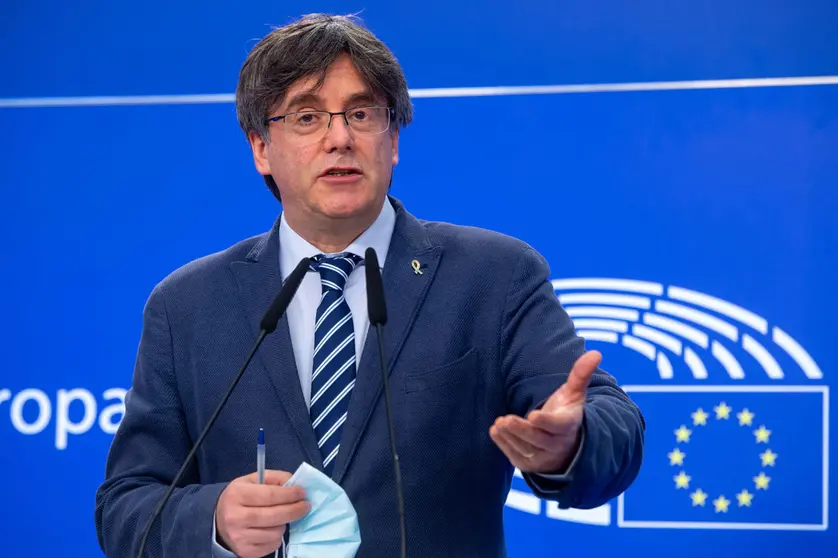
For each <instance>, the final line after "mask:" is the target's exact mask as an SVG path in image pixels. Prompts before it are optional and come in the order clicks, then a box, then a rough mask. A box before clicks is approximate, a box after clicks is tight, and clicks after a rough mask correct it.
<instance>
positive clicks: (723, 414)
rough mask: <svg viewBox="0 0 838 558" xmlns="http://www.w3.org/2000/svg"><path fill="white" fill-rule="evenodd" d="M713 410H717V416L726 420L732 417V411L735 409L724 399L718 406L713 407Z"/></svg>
mask: <svg viewBox="0 0 838 558" xmlns="http://www.w3.org/2000/svg"><path fill="white" fill-rule="evenodd" d="M713 410H714V411H716V418H717V419H723V420H726V419H728V418H729V417H730V412H731V411H732V410H733V409H731V408H730V407H728V406H727V404H726V403H725V402H724V401H722V402H721V403H719V405H718V406H716V407H713Z"/></svg>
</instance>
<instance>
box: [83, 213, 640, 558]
mask: <svg viewBox="0 0 838 558" xmlns="http://www.w3.org/2000/svg"><path fill="white" fill-rule="evenodd" d="M391 201H392V202H393V205H394V207H395V208H396V213H397V217H396V226H395V230H394V232H393V238H392V241H391V247H390V250H389V252H388V255H387V259H386V262H385V265H384V269H383V280H384V289H385V293H386V300H387V305H388V319H389V320H388V323H387V325H386V326H385V329H384V347H385V354H386V356H387V358H388V361H389V367H390V376H389V385H390V389H391V390H392V394H391V396H392V405H393V419H394V422H395V432H396V436H397V441H398V452H399V457H400V460H401V469H402V477H403V483H404V496H405V514H406V522H407V536H408V540H407V549H408V555H409V556H415V557H429V556H433V557H434V558H442V557H446V556H451V557H458V558H461V557H478V556H479V557H480V558H494V557H498V558H500V557H503V556H506V548H505V541H504V532H503V511H504V502H505V500H506V496H507V493H508V491H509V488H510V483H511V480H512V473H513V467H512V466H511V465H510V463H509V461H508V460H507V459H506V457H505V456H504V455H503V453H502V452H501V451H500V450H499V449H498V448H497V446H495V444H494V443H493V442H492V440H491V438H490V437H489V433H488V431H489V427H490V426H491V425H492V423H493V421H494V420H495V418H497V417H498V416H501V415H506V414H509V413H514V414H517V415H520V416H524V415H526V414H527V412H529V411H530V410H532V409H534V408H536V407H538V406H539V405H540V404H542V403H543V401H544V400H545V399H546V398H548V397H549V396H550V394H552V393H553V392H554V391H555V390H556V389H557V388H558V387H559V386H561V385H562V383H563V382H564V381H565V379H566V378H567V375H568V373H569V371H570V369H571V367H572V365H573V363H574V362H575V361H576V359H577V358H579V357H580V356H581V355H582V354H583V353H584V352H585V343H584V340H583V339H582V338H580V337H578V336H577V335H576V334H575V331H574V328H573V323H572V321H571V320H570V318H569V317H568V315H567V314H566V313H565V312H564V310H563V309H562V307H561V306H560V304H559V302H558V300H557V298H556V296H555V294H554V292H553V289H552V287H551V285H550V282H549V280H548V276H549V268H548V265H547V263H546V261H545V260H544V259H543V258H542V257H541V256H540V255H539V254H538V253H537V252H536V251H535V250H533V249H532V248H531V247H530V246H528V245H527V244H525V243H523V242H521V241H519V240H516V239H514V238H510V237H508V236H504V235H501V234H498V233H495V232H491V231H486V230H481V229H476V228H471V227H464V226H456V225H451V224H446V223H438V222H427V221H421V220H418V219H416V218H415V217H413V216H412V215H410V214H409V213H408V212H407V211H406V210H405V209H404V207H403V206H402V204H401V203H399V202H398V201H397V200H395V199H392V198H391ZM278 226H279V219H277V221H276V223H275V225H274V226H273V228H272V229H271V230H270V231H269V232H267V233H265V234H263V235H259V236H256V237H253V238H250V239H247V240H244V241H242V242H240V243H238V244H236V245H234V246H232V247H230V248H229V249H227V250H224V251H222V252H219V253H216V254H213V255H210V256H207V257H204V258H201V259H198V260H196V261H193V262H191V263H189V264H187V265H185V266H184V267H182V268H180V269H178V270H177V271H175V272H174V273H172V274H171V275H170V276H168V277H166V278H165V279H164V280H163V281H161V282H160V283H159V284H158V285H157V286H156V287H155V288H154V290H153V291H152V293H151V295H150V297H149V299H148V302H147V304H146V306H145V310H144V314H143V329H142V336H141V340H140V346H139V350H138V355H137V360H136V367H135V371H134V377H133V385H132V387H131V389H130V390H129V392H128V394H127V395H126V398H125V414H124V417H123V420H122V423H121V425H120V427H119V430H118V431H117V433H116V434H115V436H114V440H113V444H112V447H111V450H110V454H109V456H108V461H107V468H106V478H105V480H104V482H103V484H102V485H101V487H100V488H99V490H98V492H97V494H96V515H95V519H96V529H97V533H98V537H99V543H100V545H101V547H102V549H103V550H104V552H105V554H106V555H107V556H109V557H111V558H117V557H132V558H133V556H134V555H135V554H136V552H137V547H138V544H139V540H140V538H141V536H142V531H143V528H144V527H145V524H146V520H147V519H148V517H149V515H150V514H151V512H152V510H153V509H154V507H155V505H156V504H157V502H158V500H159V499H160V498H161V496H162V495H163V492H164V491H165V489H166V486H167V485H168V484H169V483H170V482H171V479H172V478H173V477H174V475H175V473H176V472H177V470H178V468H179V466H180V464H181V462H182V461H183V459H184V458H185V456H186V454H187V453H188V451H189V449H190V446H191V444H192V443H193V441H194V440H195V439H196V437H197V436H198V433H199V432H200V431H201V429H202V428H203V426H204V425H205V424H206V422H207V420H208V419H209V416H210V414H211V413H212V411H213V409H214V408H215V406H216V404H217V403H218V401H219V399H220V397H221V395H222V394H223V393H224V391H225V390H226V388H227V386H228V384H229V382H230V380H231V378H232V377H233V376H234V375H235V373H236V371H237V370H238V368H239V366H240V365H241V363H242V362H243V361H244V359H245V358H246V356H247V353H248V351H249V350H250V348H251V346H252V345H253V342H254V341H255V339H256V336H257V334H258V330H259V321H260V319H261V318H262V315H263V313H264V311H265V309H266V308H267V307H268V305H269V304H270V302H271V300H272V299H273V297H274V296H275V294H276V293H277V292H278V290H279V289H280V281H281V279H280V274H279V263H278V253H279V250H280V246H279V242H278ZM414 259H417V260H419V261H420V262H422V264H423V269H422V273H421V274H416V273H414V270H413V268H412V266H411V263H410V262H411V261H412V260H414ZM377 347H378V344H377V341H376V336H375V334H374V332H373V331H371V332H370V333H369V334H368V336H367V340H366V344H365V347H364V351H363V354H362V357H361V360H360V369H359V370H358V375H357V379H356V384H355V388H354V391H353V393H352V396H351V401H350V406H349V410H348V417H347V421H346V423H345V425H344V427H343V430H344V431H343V435H342V439H341V451H340V453H339V454H338V457H337V459H336V463H335V467H334V471H333V475H332V478H333V479H334V480H335V481H336V482H337V483H339V484H340V485H341V486H342V487H343V489H344V490H345V491H346V492H347V494H348V495H349V498H350V499H351V501H352V503H353V505H354V506H355V509H356V510H357V512H358V520H359V524H360V529H361V538H362V543H361V547H360V549H359V551H358V555H357V556H358V558H385V557H386V558H392V557H393V556H396V555H397V554H398V548H399V545H400V543H399V528H398V517H397V511H396V500H395V494H394V477H393V467H392V462H391V452H390V440H389V437H388V432H387V423H386V413H385V409H384V398H383V396H382V380H381V370H380V366H379V357H378V348H377ZM259 427H264V428H265V432H266V438H267V443H268V452H267V466H268V467H269V468H271V469H281V470H285V471H290V472H293V471H294V470H296V469H297V467H298V466H299V465H300V463H301V462H303V461H305V462H308V463H309V464H311V465H313V466H315V467H318V468H321V469H322V456H321V455H320V452H319V450H318V447H317V443H316V440H315V435H314V432H313V429H312V427H311V423H310V419H309V413H308V409H307V407H306V404H305V401H304V400H303V395H302V392H301V389H300V384H299V380H298V377H297V371H296V366H295V363H294V356H293V353H292V346H291V339H290V336H289V330H288V323H287V321H286V318H285V317H283V318H282V320H281V321H280V323H279V327H278V328H277V330H276V331H275V332H274V333H273V334H271V335H269V336H268V337H267V338H266V339H265V341H264V343H263V344H262V346H261V348H260V349H259V352H258V353H257V356H256V357H255V358H254V360H253V361H252V363H251V365H250V367H249V369H248V370H247V371H246V373H245V375H244V377H243V378H242V380H241V382H240V383H239V385H238V386H237V388H236V391H235V392H234V393H233V395H232V397H231V398H230V400H229V402H228V405H227V406H226V408H225V409H224V411H223V412H222V413H221V415H220V416H219V418H218V421H217V422H216V424H215V426H214V427H213V429H212V431H211V433H210V434H209V435H208V436H207V438H206V440H205V441H204V444H203V446H202V447H201V449H200V450H199V451H198V453H197V457H196V459H195V460H194V461H193V466H192V467H191V468H189V469H188V472H187V473H186V475H185V477H184V478H183V481H182V485H181V488H179V489H178V490H176V491H175V492H174V494H173V495H172V498H171V500H170V501H169V503H168V504H167V505H166V507H165V509H164V511H163V513H162V516H161V518H160V519H159V520H158V521H157V522H156V524H155V527H154V529H153V530H152V532H151V536H150V539H149V543H148V546H147V550H148V551H149V553H150V554H149V555H150V556H157V557H178V558H180V557H183V556H210V555H211V542H212V523H213V515H214V510H215V505H216V501H217V500H218V497H219V495H220V494H221V491H222V490H223V489H224V488H225V486H226V484H227V483H228V482H229V481H231V480H232V479H234V478H236V477H239V476H242V475H246V474H249V473H252V472H253V471H254V467H255V451H254V448H255V441H256V439H255V433H256V431H257V429H258V428H259ZM583 427H584V441H583V444H582V447H581V450H580V454H579V455H578V459H577V462H576V463H575V466H574V467H573V470H572V471H571V472H570V473H571V474H570V475H568V476H567V477H566V478H565V479H564V481H563V482H557V483H555V484H554V485H553V486H551V490H553V491H550V492H546V493H545V492H541V491H540V490H539V489H538V486H536V485H535V484H534V483H533V482H532V479H530V478H528V477H527V482H528V483H529V485H530V487H531V488H533V490H534V491H535V493H536V494H537V495H539V496H541V497H542V498H545V499H552V500H555V501H557V502H558V503H559V505H560V506H561V507H575V508H593V507H596V506H599V505H601V504H603V503H605V502H607V501H608V500H610V499H612V498H614V497H616V496H617V495H619V494H620V493H621V492H623V491H624V490H625V489H626V488H628V486H629V485H630V484H631V483H632V482H633V480H634V478H635V477H636V475H637V472H638V470H639V467H640V463H641V458H642V449H643V438H644V428H645V423H644V421H643V417H642V415H641V413H640V411H639V409H638V408H637V407H636V406H635V405H634V404H633V403H632V401H631V400H630V399H629V398H628V396H627V395H626V394H625V393H624V392H623V391H622V390H621V389H619V387H618V386H617V385H616V384H615V381H614V379H613V378H612V377H611V376H610V375H608V374H607V373H605V372H604V371H598V372H597V373H596V374H595V375H594V377H593V379H592V381H591V384H590V389H589V391H588V399H587V402H586V405H585V415H584V421H583ZM539 484H540V485H544V481H539Z"/></svg>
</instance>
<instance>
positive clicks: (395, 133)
mask: <svg viewBox="0 0 838 558" xmlns="http://www.w3.org/2000/svg"><path fill="white" fill-rule="evenodd" d="M390 139H391V140H392V142H393V166H394V167H395V166H396V165H398V164H399V131H398V130H395V131H393V132H391V133H390Z"/></svg>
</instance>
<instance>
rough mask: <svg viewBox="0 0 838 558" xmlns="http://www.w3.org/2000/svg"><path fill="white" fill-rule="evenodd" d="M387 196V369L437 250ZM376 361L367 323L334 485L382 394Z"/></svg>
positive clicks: (431, 275) (431, 272)
mask: <svg viewBox="0 0 838 558" xmlns="http://www.w3.org/2000/svg"><path fill="white" fill-rule="evenodd" d="M390 199H391V201H392V202H393V206H394V207H395V208H396V225H395V228H394V230H393V238H392V239H391V241H390V247H389V249H388V252H387V260H386V261H385V263H384V270H383V272H382V280H383V283H384V296H385V301H386V304H387V324H386V325H385V326H384V327H383V328H382V329H383V331H382V334H383V335H382V337H383V340H384V343H383V344H384V354H385V357H386V358H387V368H388V371H389V372H390V373H392V370H393V368H394V367H395V363H396V361H397V359H398V357H399V353H400V351H401V348H402V346H403V344H404V341H405V339H406V338H407V335H408V333H409V331H410V328H411V326H412V324H413V322H414V320H415V319H416V315H417V313H418V311H419V308H420V306H421V303H422V301H423V300H424V298H425V296H426V294H427V292H428V288H429V287H430V285H431V283H432V282H433V279H434V275H435V274H436V270H437V267H438V264H439V260H440V257H441V255H442V248H441V247H439V246H432V245H431V243H430V241H429V239H428V236H427V233H426V232H425V229H424V227H423V226H422V224H421V223H420V222H419V221H418V220H417V219H416V218H415V217H413V216H412V215H410V214H409V213H408V212H407V211H406V210H405V209H404V208H403V207H402V205H401V203H399V202H398V200H395V199H394V198H390ZM414 260H416V261H417V262H418V265H419V266H420V268H419V271H420V272H421V273H417V271H416V270H415V269H414V266H415V265H416V264H414V263H413V262H414ZM380 360H381V359H380V357H379V352H378V333H377V332H376V330H375V328H373V327H370V329H369V330H368V332H367V338H366V341H365V342H364V351H363V354H362V356H361V362H360V367H359V370H358V374H357V377H356V379H355V387H354V388H353V390H352V395H351V398H350V401H349V408H348V410H347V418H346V423H345V424H344V429H343V433H342V435H341V443H340V451H339V452H338V456H337V457H336V461H335V467H334V471H333V473H332V476H333V478H334V480H335V482H337V483H340V482H341V479H343V476H344V475H345V474H346V471H347V469H348V468H349V464H350V462H351V460H352V457H353V456H354V454H355V451H356V449H357V446H358V441H359V440H360V437H361V436H362V435H363V433H364V431H365V430H366V428H367V425H368V423H369V419H370V416H371V415H372V412H373V409H374V408H375V406H376V403H377V401H378V399H379V397H381V393H382V390H383V383H382V376H381V364H380ZM390 388H391V389H392V385H391V386H390Z"/></svg>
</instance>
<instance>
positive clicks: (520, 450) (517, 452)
mask: <svg viewBox="0 0 838 558" xmlns="http://www.w3.org/2000/svg"><path fill="white" fill-rule="evenodd" d="M495 430H496V431H497V437H498V439H500V440H502V441H503V443H504V445H505V446H506V447H508V448H510V449H511V450H512V455H509V454H507V457H510V458H511V457H515V458H517V459H519V460H522V461H523V460H524V459H528V458H532V456H533V455H535V454H536V453H538V452H540V451H541V450H539V449H538V448H536V447H533V446H531V445H530V444H528V443H526V442H524V441H523V440H521V439H519V438H517V437H516V436H513V435H512V434H510V433H509V432H507V431H506V430H505V429H504V428H502V427H498V426H496V427H495Z"/></svg>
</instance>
